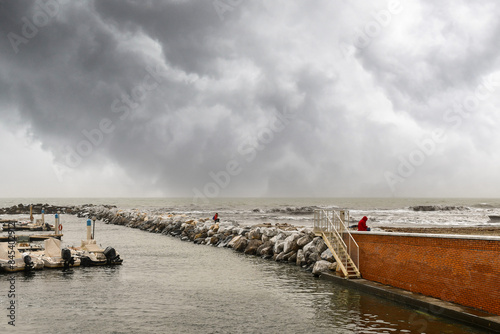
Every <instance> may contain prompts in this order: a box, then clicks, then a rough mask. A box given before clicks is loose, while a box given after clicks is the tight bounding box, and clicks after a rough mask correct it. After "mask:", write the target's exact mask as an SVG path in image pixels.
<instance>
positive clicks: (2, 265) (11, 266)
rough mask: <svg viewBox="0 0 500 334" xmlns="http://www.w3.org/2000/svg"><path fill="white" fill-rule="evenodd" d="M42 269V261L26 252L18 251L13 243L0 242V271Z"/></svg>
mask: <svg viewBox="0 0 500 334" xmlns="http://www.w3.org/2000/svg"><path fill="white" fill-rule="evenodd" d="M39 269H43V261H40V260H39V259H37V258H33V257H31V256H30V254H28V253H27V252H25V253H22V254H21V253H20V252H19V250H18V249H17V247H16V246H15V245H12V244H9V243H6V242H2V243H0V271H2V272H16V271H31V270H39Z"/></svg>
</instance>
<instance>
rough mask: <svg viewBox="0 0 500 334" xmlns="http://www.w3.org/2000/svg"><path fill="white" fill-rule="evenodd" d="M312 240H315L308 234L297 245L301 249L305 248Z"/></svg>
mask: <svg viewBox="0 0 500 334" xmlns="http://www.w3.org/2000/svg"><path fill="white" fill-rule="evenodd" d="M312 240H313V238H312V237H311V236H310V235H309V234H306V235H304V236H302V237H300V238H299V239H298V240H297V245H298V246H299V247H300V248H303V247H304V246H305V245H307V244H308V243H310V242H311V241H312Z"/></svg>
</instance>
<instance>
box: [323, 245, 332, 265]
mask: <svg viewBox="0 0 500 334" xmlns="http://www.w3.org/2000/svg"><path fill="white" fill-rule="evenodd" d="M321 259H322V260H324V261H328V262H335V258H334V257H333V254H332V251H331V250H330V249H329V248H327V249H326V250H325V251H324V252H323V253H321Z"/></svg>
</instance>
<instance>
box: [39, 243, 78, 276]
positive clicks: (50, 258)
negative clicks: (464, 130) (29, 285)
mask: <svg viewBox="0 0 500 334" xmlns="http://www.w3.org/2000/svg"><path fill="white" fill-rule="evenodd" d="M31 255H32V256H33V257H35V258H38V259H40V260H42V261H43V265H44V266H45V267H46V268H64V269H69V267H79V266H80V263H81V261H80V258H79V257H77V256H76V252H72V251H71V250H70V249H69V248H63V249H61V240H58V239H55V238H49V239H46V240H45V241H44V250H41V251H36V252H32V253H31Z"/></svg>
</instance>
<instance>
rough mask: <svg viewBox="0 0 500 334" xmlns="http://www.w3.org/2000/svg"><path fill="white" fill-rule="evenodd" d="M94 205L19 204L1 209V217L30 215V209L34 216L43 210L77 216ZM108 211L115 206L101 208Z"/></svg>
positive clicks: (49, 212)
mask: <svg viewBox="0 0 500 334" xmlns="http://www.w3.org/2000/svg"><path fill="white" fill-rule="evenodd" d="M93 206H94V205H93V204H84V205H77V206H60V205H50V204H40V203H38V204H22V203H21V204H18V205H13V206H10V207H6V208H0V215H16V214H29V213H30V208H32V210H33V214H40V213H42V209H43V210H44V213H45V214H56V213H66V214H77V213H78V212H81V211H85V210H86V208H88V207H93ZM100 207H104V208H107V209H111V208H116V206H113V205H106V206H100Z"/></svg>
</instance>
